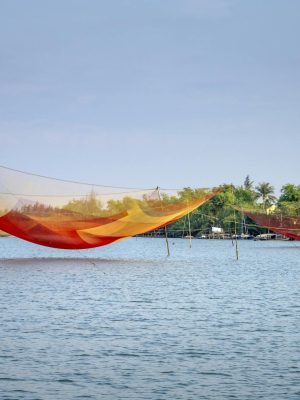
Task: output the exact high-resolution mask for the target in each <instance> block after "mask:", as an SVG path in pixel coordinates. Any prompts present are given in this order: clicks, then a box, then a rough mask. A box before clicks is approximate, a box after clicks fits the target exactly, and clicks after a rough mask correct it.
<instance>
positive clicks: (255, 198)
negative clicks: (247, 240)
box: [168, 176, 300, 237]
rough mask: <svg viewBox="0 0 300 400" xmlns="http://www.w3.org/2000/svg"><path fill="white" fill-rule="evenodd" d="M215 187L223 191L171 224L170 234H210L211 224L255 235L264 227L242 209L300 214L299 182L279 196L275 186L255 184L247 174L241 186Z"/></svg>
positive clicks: (286, 188) (284, 188) (233, 231)
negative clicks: (275, 191) (276, 194)
mask: <svg viewBox="0 0 300 400" xmlns="http://www.w3.org/2000/svg"><path fill="white" fill-rule="evenodd" d="M216 190H220V193H219V194H217V195H216V196H215V197H214V198H213V199H211V200H210V201H208V202H207V203H205V204H204V205H203V206H202V207H200V208H199V209H198V210H196V211H195V212H193V213H191V214H190V215H189V216H186V217H185V218H182V219H181V220H179V221H176V222H175V223H174V224H172V225H170V226H169V227H168V232H169V234H170V236H173V237H182V236H185V235H189V234H191V235H192V236H194V237H197V236H201V235H203V234H208V233H210V232H211V230H212V227H219V228H221V229H222V230H223V231H224V232H228V233H235V229H236V231H237V233H238V234H241V233H246V232H247V233H249V234H254V235H256V234H259V233H263V232H265V230H264V228H262V227H260V226H258V225H257V224H255V223H254V222H253V221H252V220H251V219H249V218H248V217H246V216H245V215H244V214H243V213H242V209H243V208H244V209H246V208H247V209H251V210H257V211H259V210H261V211H262V212H267V213H268V212H270V213H271V212H278V213H281V214H283V215H293V216H300V185H294V184H290V183H289V184H286V185H284V186H283V187H282V188H281V192H280V196H279V197H278V198H277V197H276V196H275V194H274V187H273V186H272V185H271V184H270V183H269V182H261V183H259V184H257V185H254V182H253V181H252V180H251V179H250V177H249V176H247V177H246V179H245V181H244V183H243V185H241V186H235V185H233V184H223V185H220V186H219V187H218V188H216Z"/></svg>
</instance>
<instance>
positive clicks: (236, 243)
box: [234, 210, 239, 260]
mask: <svg viewBox="0 0 300 400" xmlns="http://www.w3.org/2000/svg"><path fill="white" fill-rule="evenodd" d="M234 233H235V254H236V259H237V260H238V259H239V247H238V239H237V232H236V215H235V210H234Z"/></svg>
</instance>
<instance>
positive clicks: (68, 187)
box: [0, 167, 217, 249]
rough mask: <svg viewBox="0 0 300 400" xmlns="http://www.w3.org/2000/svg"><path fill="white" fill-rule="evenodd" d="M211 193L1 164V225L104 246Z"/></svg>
mask: <svg viewBox="0 0 300 400" xmlns="http://www.w3.org/2000/svg"><path fill="white" fill-rule="evenodd" d="M216 193H217V192H216V191H213V190H208V189H196V190H192V189H184V190H182V191H177V190H164V189H160V188H156V189H128V188H116V187H107V186H99V185H92V184H86V183H77V182H69V181H63V180H58V179H54V178H48V177H43V176H38V175H33V174H27V173H24V172H21V171H15V170H11V169H8V168H5V167H0V230H2V231H4V232H7V233H8V234H11V235H14V236H17V237H18V238H21V239H24V240H27V241H29V242H33V243H36V244H40V245H44V246H48V247H55V248H62V249H86V248H92V247H98V246H104V245H107V244H109V243H112V242H115V241H118V240H121V239H125V238H127V237H130V236H135V235H138V234H142V233H146V232H149V231H152V230H154V229H157V228H160V227H162V226H164V225H167V224H170V223H172V222H174V221H176V220H177V219H179V218H181V217H183V216H184V215H186V214H188V213H189V212H191V211H193V210H194V209H196V208H197V207H199V206H201V205H202V204H203V203H205V202H206V201H207V200H209V199H210V198H211V197H213V196H214V195H215V194H216Z"/></svg>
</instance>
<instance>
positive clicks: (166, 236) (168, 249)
mask: <svg viewBox="0 0 300 400" xmlns="http://www.w3.org/2000/svg"><path fill="white" fill-rule="evenodd" d="M156 190H157V194H158V198H159V200H160V202H161V198H160V193H159V187H158V186H157V188H156ZM161 208H163V207H162V205H161ZM165 238H166V245H167V251H168V257H170V246H169V240H168V231H167V225H165Z"/></svg>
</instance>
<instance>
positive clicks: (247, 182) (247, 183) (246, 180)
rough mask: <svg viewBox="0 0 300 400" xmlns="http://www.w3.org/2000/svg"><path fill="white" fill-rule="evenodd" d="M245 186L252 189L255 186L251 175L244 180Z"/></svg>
mask: <svg viewBox="0 0 300 400" xmlns="http://www.w3.org/2000/svg"><path fill="white" fill-rule="evenodd" d="M244 188H245V189H247V190H252V188H253V181H251V179H250V176H249V175H247V176H246V178H245V180H244Z"/></svg>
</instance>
